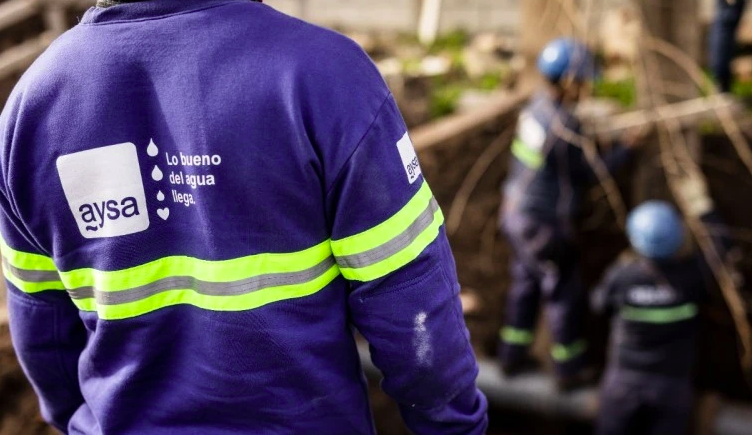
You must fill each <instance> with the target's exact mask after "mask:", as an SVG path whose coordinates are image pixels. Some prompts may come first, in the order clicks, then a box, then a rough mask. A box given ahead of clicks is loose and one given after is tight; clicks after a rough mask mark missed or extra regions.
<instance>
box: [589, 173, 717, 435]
mask: <svg viewBox="0 0 752 435" xmlns="http://www.w3.org/2000/svg"><path fill="white" fill-rule="evenodd" d="M679 188H680V189H681V191H680V195H681V197H682V200H683V203H684V204H685V205H686V206H687V207H686V210H687V211H688V213H689V214H690V215H691V217H692V218H693V219H699V220H700V221H701V222H703V223H704V224H706V225H712V226H713V228H714V230H715V231H716V232H718V231H719V229H720V232H718V233H717V235H716V236H714V237H713V239H712V240H711V242H712V243H713V247H714V249H715V250H716V252H717V254H719V255H720V257H721V258H722V259H725V258H726V257H727V253H728V252H729V249H728V248H729V246H730V244H729V242H728V238H727V237H726V234H725V232H724V231H723V228H724V227H723V225H722V224H721V221H720V219H719V218H718V216H717V215H716V214H715V212H714V211H713V202H712V200H710V198H709V196H708V194H707V188H706V186H705V183H704V181H703V180H702V179H700V178H699V177H694V176H693V177H690V178H688V179H687V180H686V181H685V182H683V183H679ZM627 230H628V235H629V240H630V242H631V245H632V252H630V253H627V254H626V255H624V256H622V258H621V260H620V261H619V262H617V263H616V264H614V265H613V266H612V267H611V268H610V269H609V270H608V272H607V274H606V277H605V279H604V280H603V282H602V283H601V285H600V286H599V287H598V289H597V290H596V291H595V292H594V294H593V298H592V305H593V309H594V311H596V312H600V313H603V314H606V315H608V316H610V317H612V331H611V352H610V356H609V362H608V368H607V370H606V374H605V376H604V379H603V384H602V392H601V403H600V414H599V418H598V422H597V430H596V433H597V434H598V435H631V434H641V435H642V434H646V435H650V434H654V435H664V434H676V435H681V434H686V433H687V430H688V426H689V421H690V413H691V410H692V403H693V396H694V394H693V388H692V377H693V371H694V366H695V360H696V351H697V344H696V341H697V326H698V325H697V324H698V318H697V315H698V311H699V306H700V304H701V303H702V302H703V301H704V300H706V299H707V296H706V295H707V292H708V288H709V287H711V286H712V285H713V282H714V278H713V274H712V272H711V270H710V268H709V267H708V265H707V263H706V262H705V261H704V258H703V256H702V255H701V254H700V253H699V252H692V251H691V250H689V249H685V250H683V249H682V247H683V245H685V227H684V224H683V223H682V219H681V216H679V214H678V213H677V212H676V210H675V209H674V208H673V206H671V205H670V204H667V203H665V202H661V201H648V202H646V203H644V204H642V205H640V206H639V207H637V208H636V209H635V210H634V211H633V212H632V213H631V214H630V216H629V221H628V229H627Z"/></svg>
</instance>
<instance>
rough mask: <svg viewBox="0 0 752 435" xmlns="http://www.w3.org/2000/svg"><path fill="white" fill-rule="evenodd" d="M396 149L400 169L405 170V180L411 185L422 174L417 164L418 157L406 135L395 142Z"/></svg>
mask: <svg viewBox="0 0 752 435" xmlns="http://www.w3.org/2000/svg"><path fill="white" fill-rule="evenodd" d="M397 149H398V150H399V154H400V158H401V159H402V167H403V168H405V173H406V174H407V180H408V181H409V182H410V184H413V183H414V182H415V180H417V179H418V177H419V176H420V174H422V173H423V172H422V171H421V170H420V163H419V162H418V155H417V154H415V148H414V147H413V142H412V141H411V140H410V136H409V135H408V134H407V133H405V135H404V136H402V139H400V140H399V142H397Z"/></svg>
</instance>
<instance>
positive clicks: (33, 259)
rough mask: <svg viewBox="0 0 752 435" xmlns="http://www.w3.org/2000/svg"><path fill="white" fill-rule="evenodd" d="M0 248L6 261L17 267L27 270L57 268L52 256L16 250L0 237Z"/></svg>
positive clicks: (50, 269)
mask: <svg viewBox="0 0 752 435" xmlns="http://www.w3.org/2000/svg"><path fill="white" fill-rule="evenodd" d="M0 250H1V251H2V254H3V257H5V259H6V260H8V262H9V263H10V264H11V265H12V266H15V267H18V268H19V269H28V270H49V271H53V270H57V268H56V267H55V263H54V262H53V261H52V258H50V257H46V256H44V255H39V254H32V253H30V252H23V251H17V250H15V249H13V248H11V247H10V246H8V244H7V243H6V242H5V239H3V238H0Z"/></svg>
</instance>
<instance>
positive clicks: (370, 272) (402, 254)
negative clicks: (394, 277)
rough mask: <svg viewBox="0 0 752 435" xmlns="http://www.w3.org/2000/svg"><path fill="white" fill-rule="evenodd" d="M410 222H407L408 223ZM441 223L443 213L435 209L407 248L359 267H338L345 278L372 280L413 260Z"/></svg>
mask: <svg viewBox="0 0 752 435" xmlns="http://www.w3.org/2000/svg"><path fill="white" fill-rule="evenodd" d="M410 223H411V222H408V224H410ZM443 223H444V215H443V214H442V213H441V209H437V210H436V212H434V214H433V221H432V222H431V224H430V225H429V226H428V227H427V228H426V229H425V230H423V232H422V233H420V235H419V236H418V237H416V238H415V240H413V242H412V243H410V245H409V246H408V247H407V248H405V249H403V250H401V251H399V252H397V253H396V254H394V255H392V256H390V257H388V258H386V259H385V260H382V261H380V262H378V263H376V264H373V265H370V266H366V267H360V268H347V267H340V272H342V276H344V277H345V278H347V279H349V280H355V281H372V280H374V279H378V278H381V277H384V276H386V275H388V274H390V273H392V272H394V271H396V270H397V269H399V268H401V267H402V266H404V265H406V264H408V263H410V262H411V261H413V260H415V259H416V258H417V257H418V255H420V253H421V252H423V250H424V249H426V247H427V246H428V245H430V244H431V242H433V241H434V240H435V239H436V237H437V236H438V235H439V228H440V227H441V225H442V224H443Z"/></svg>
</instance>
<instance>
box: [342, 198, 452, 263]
mask: <svg viewBox="0 0 752 435" xmlns="http://www.w3.org/2000/svg"><path fill="white" fill-rule="evenodd" d="M438 210H439V203H438V202H436V198H433V197H431V201H429V202H428V207H426V209H425V210H423V212H422V213H421V214H420V215H419V216H418V218H417V219H415V221H413V223H411V224H410V226H409V227H407V228H406V229H405V231H403V232H402V233H401V234H400V235H398V236H397V237H395V238H393V239H391V240H389V241H388V242H386V243H384V244H382V245H379V246H377V247H375V248H373V249H370V250H368V251H365V252H361V253H360V254H352V255H343V256H340V257H337V263H338V264H339V266H340V267H347V268H351V269H354V268H359V267H366V266H370V265H372V264H376V263H378V262H380V261H382V260H385V259H387V258H389V257H391V256H392V255H394V254H396V253H398V252H400V251H401V250H403V249H405V248H407V247H408V246H410V244H411V243H412V242H413V241H414V240H415V239H417V238H418V236H420V235H421V233H423V231H424V230H425V229H426V228H428V227H429V226H430V225H431V223H433V220H434V219H435V216H434V215H435V214H436V211H438Z"/></svg>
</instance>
